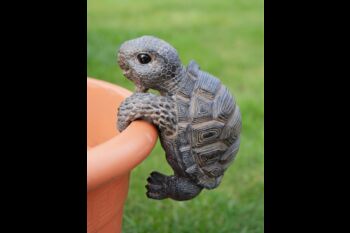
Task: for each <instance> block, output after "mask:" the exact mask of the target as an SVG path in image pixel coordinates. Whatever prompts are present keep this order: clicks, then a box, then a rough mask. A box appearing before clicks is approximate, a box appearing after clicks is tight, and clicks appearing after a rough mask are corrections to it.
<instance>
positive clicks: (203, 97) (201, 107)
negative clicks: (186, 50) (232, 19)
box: [162, 61, 242, 189]
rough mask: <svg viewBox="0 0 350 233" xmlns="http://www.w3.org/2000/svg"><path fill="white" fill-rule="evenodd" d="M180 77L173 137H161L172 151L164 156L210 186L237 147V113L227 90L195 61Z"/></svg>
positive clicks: (209, 187)
mask: <svg viewBox="0 0 350 233" xmlns="http://www.w3.org/2000/svg"><path fill="white" fill-rule="evenodd" d="M183 79H184V80H183V82H182V86H181V87H180V88H179V90H178V91H177V93H176V94H175V98H176V100H175V102H176V104H177V122H178V125H177V135H176V137H175V138H176V139H175V141H174V142H173V143H170V144H171V145H170V144H169V143H167V142H166V141H165V140H164V141H163V142H162V145H163V147H164V148H165V149H166V151H172V152H173V153H170V155H169V154H167V159H168V162H169V163H170V164H172V165H174V166H175V170H177V171H184V172H185V173H186V174H185V175H187V176H190V177H191V178H193V179H195V180H196V181H197V184H198V185H200V186H202V187H204V188H207V189H213V188H215V187H217V186H218V185H219V184H220V181H221V179H222V177H223V174H224V171H225V170H226V169H227V168H228V167H229V165H230V164H231V163H232V161H233V160H234V158H235V156H236V154H237V152H238V150H239V145H240V138H239V135H240V131H241V124H242V123H241V114H240V111H239V107H238V106H237V105H236V102H235V99H234V97H233V96H232V95H231V94H230V92H229V90H228V89H227V88H226V87H225V86H223V85H222V84H221V82H220V81H219V80H218V79H217V78H215V77H214V76H212V75H211V74H209V73H206V72H203V71H201V70H200V68H199V66H198V64H197V63H196V62H194V61H191V62H190V64H189V65H188V67H187V72H186V75H185V77H183ZM174 144H175V145H174ZM170 147H171V148H170ZM171 154H173V155H171ZM179 155H181V156H179ZM168 157H169V158H168ZM174 157H175V158H174ZM176 167H177V169H176Z"/></svg>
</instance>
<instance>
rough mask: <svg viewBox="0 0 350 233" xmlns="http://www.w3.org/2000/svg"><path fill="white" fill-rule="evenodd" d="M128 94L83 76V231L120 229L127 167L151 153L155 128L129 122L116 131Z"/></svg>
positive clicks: (155, 136)
mask: <svg viewBox="0 0 350 233" xmlns="http://www.w3.org/2000/svg"><path fill="white" fill-rule="evenodd" d="M131 94H132V93H131V92H130V91H128V90H126V89H124V88H121V87H118V86H115V85H113V84H110V83H107V82H104V81H99V80H95V79H91V78H88V79H87V145H88V148H87V232H88V233H95V232H98V233H109V232H120V231H121V224H122V216H123V206H124V202H125V199H126V197H127V193H128V186H129V176H130V172H131V170H132V169H133V168H134V167H136V166H137V165H138V164H139V163H141V162H142V161H143V160H144V159H145V158H146V157H147V156H148V155H149V153H150V152H151V150H152V148H153V147H154V145H155V143H156V141H157V132H156V129H155V128H154V127H153V126H152V125H150V124H148V123H147V122H144V121H135V122H133V123H132V124H131V125H130V126H129V127H128V128H127V129H126V130H124V131H123V132H122V133H119V132H118V131H117V129H116V122H117V109H118V106H119V105H120V103H121V102H122V101H123V100H124V99H125V98H126V97H127V96H129V95H131Z"/></svg>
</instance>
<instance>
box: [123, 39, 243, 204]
mask: <svg viewBox="0 0 350 233" xmlns="http://www.w3.org/2000/svg"><path fill="white" fill-rule="evenodd" d="M118 63H119V66H120V67H121V69H122V70H123V74H124V75H125V76H126V77H127V78H128V79H130V80H131V81H132V82H134V83H135V85H136V91H135V93H134V94H133V95H132V96H130V97H128V98H127V99H125V101H124V102H123V103H122V104H121V106H120V107H119V109H118V123H117V125H118V130H119V131H123V130H124V129H125V128H126V127H127V126H128V125H129V124H130V123H131V122H132V121H134V120H137V119H143V120H146V121H148V122H151V123H152V124H154V125H155V126H156V127H157V129H158V131H159V137H160V142H161V145H162V147H163V148H164V150H165V153H166V159H167V161H168V163H169V164H170V166H171V167H172V169H173V170H174V175H171V176H166V175H163V174H161V173H159V172H152V173H151V175H150V177H149V178H148V179H147V181H148V184H147V185H146V188H147V193H146V194H147V196H148V197H149V198H152V199H158V200H160V199H164V198H171V199H174V200H179V201H182V200H189V199H192V198H194V197H195V196H197V195H198V194H199V193H200V192H201V191H202V189H203V188H206V189H214V188H216V187H217V186H218V185H219V184H220V182H221V180H222V177H223V175H224V172H225V170H226V169H227V168H228V166H229V165H230V164H231V162H232V161H233V160H234V158H235V156H236V154H237V152H238V149H239V145H240V131H241V125H242V123H241V114H240V111H239V107H238V106H237V104H236V102H235V99H234V98H233V97H232V95H231V94H230V92H229V91H228V89H227V88H226V87H225V86H223V85H222V84H221V82H220V81H219V80H218V79H217V78H215V77H213V76H212V75H210V74H209V73H206V72H203V71H201V70H200V68H199V66H198V65H197V63H196V62H195V61H191V62H190V63H189V65H188V66H187V67H184V66H183V65H182V64H181V61H180V59H179V57H178V54H177V51H176V50H175V49H174V48H173V47H172V46H171V45H169V44H168V43H166V42H165V41H163V40H161V39H158V38H155V37H153V36H142V37H139V38H136V39H133V40H129V41H126V42H124V43H123V44H122V45H121V47H120V49H119V52H118ZM149 89H154V90H157V91H159V93H160V95H155V94H151V93H147V91H148V90H149Z"/></svg>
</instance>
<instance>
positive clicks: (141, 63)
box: [118, 36, 183, 92]
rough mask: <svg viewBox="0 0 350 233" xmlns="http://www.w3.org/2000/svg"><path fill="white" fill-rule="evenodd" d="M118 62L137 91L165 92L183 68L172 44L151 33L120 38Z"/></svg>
mask: <svg viewBox="0 0 350 233" xmlns="http://www.w3.org/2000/svg"><path fill="white" fill-rule="evenodd" d="M118 64H119V66H120V68H121V69H122V70H123V74H124V76H125V77H126V78H128V79H130V80H131V81H133V82H134V83H135V85H136V87H137V90H138V91H141V92H144V91H147V90H148V89H155V90H158V91H160V92H167V91H168V90H169V89H171V88H172V86H173V85H174V82H173V81H174V80H175V79H176V77H178V76H179V74H180V73H181V72H182V70H183V66H182V64H181V61H180V59H179V56H178V54H177V51H176V49H175V48H173V47H172V46H171V45H170V44H168V43H167V42H165V41H164V40H161V39H159V38H156V37H153V36H142V37H139V38H136V39H133V40H129V41H126V42H124V43H123V44H122V45H121V46H120V48H119V51H118Z"/></svg>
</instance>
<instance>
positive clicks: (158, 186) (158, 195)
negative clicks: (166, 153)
mask: <svg viewBox="0 0 350 233" xmlns="http://www.w3.org/2000/svg"><path fill="white" fill-rule="evenodd" d="M147 181H148V184H147V185H146V188H147V193H146V195H147V197H149V198H152V199H157V200H162V199H165V198H171V199H174V200H177V201H185V200H190V199H192V198H194V197H195V196H197V195H198V194H199V193H200V192H201V191H202V189H203V188H202V187H199V186H198V185H196V184H195V183H193V182H192V181H191V180H190V179H188V178H185V177H180V176H166V175H163V174H161V173H159V172H152V173H151V176H150V177H149V178H148V179H147Z"/></svg>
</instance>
